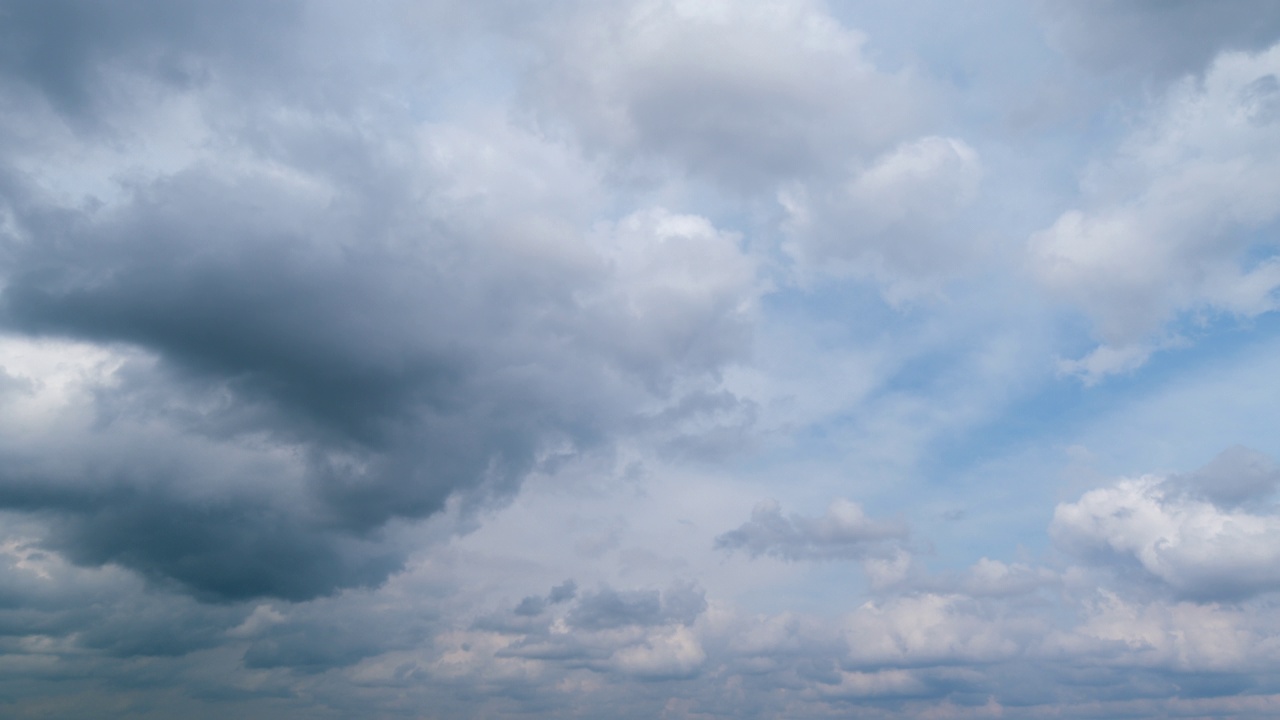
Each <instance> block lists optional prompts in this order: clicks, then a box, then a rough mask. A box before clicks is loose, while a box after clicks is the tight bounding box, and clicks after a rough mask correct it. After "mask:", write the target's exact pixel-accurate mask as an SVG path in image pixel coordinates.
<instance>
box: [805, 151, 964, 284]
mask: <svg viewBox="0 0 1280 720" xmlns="http://www.w3.org/2000/svg"><path fill="white" fill-rule="evenodd" d="M981 177H982V164H981V162H980V160H979V158H978V153H977V151H975V150H974V149H973V148H972V147H970V146H969V145H968V144H967V143H965V142H964V141H963V140H960V139H957V138H950V137H938V136H926V137H922V138H918V139H915V140H911V141H906V142H903V143H901V144H899V145H898V146H897V147H895V148H892V149H891V150H889V151H887V152H885V153H883V154H881V155H879V156H878V157H875V158H874V159H872V160H871V161H870V162H869V163H867V164H866V166H865V167H860V168H857V169H855V170H854V171H853V172H851V173H850V176H849V178H848V179H847V181H846V182H844V183H843V184H819V185H817V186H816V187H807V186H805V185H800V184H797V185H793V186H791V187H789V188H787V189H784V190H783V191H782V193H781V195H780V199H781V203H782V205H783V206H784V208H785V209H786V212H787V221H786V228H787V234H788V236H789V238H790V243H791V244H790V250H791V252H792V253H793V254H794V255H795V256H796V258H797V259H798V260H799V261H800V263H801V265H802V266H803V267H805V268H806V269H807V270H808V272H810V273H815V274H834V275H836V276H839V275H854V276H860V277H865V278H868V279H873V280H875V281H877V282H879V283H880V284H881V285H882V286H884V288H885V293H886V296H887V297H888V298H889V299H890V300H901V299H908V298H911V297H912V296H914V295H919V294H922V293H925V292H926V291H935V292H936V291H937V290H938V287H937V285H938V283H939V282H940V281H944V280H947V279H949V278H950V277H953V276H954V275H955V274H957V272H958V271H959V270H961V269H962V267H963V266H965V265H968V264H970V262H971V261H972V260H973V259H974V258H975V257H976V256H978V255H979V254H980V253H981V252H982V248H981V247H980V246H979V245H978V244H976V243H974V241H973V239H972V238H969V237H965V236H964V235H963V233H961V232H956V231H955V230H954V229H953V228H952V227H950V226H951V225H952V224H953V223H954V221H955V219H956V218H957V217H958V216H959V214H960V211H961V210H963V208H965V206H967V205H969V204H970V203H971V202H973V200H974V198H975V197H976V195H977V192H978V185H979V182H980V180H981Z"/></svg>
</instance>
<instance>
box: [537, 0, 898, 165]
mask: <svg viewBox="0 0 1280 720" xmlns="http://www.w3.org/2000/svg"><path fill="white" fill-rule="evenodd" d="M863 42H864V38H863V37H862V36H861V35H860V34H858V33H857V32H855V31H852V30H849V29H848V28H846V27H844V26H842V25H841V24H840V23H839V22H837V21H836V20H835V19H834V18H833V17H831V15H830V14H829V13H828V12H826V10H825V8H823V7H822V5H821V4H820V3H816V2H808V1H807V0H801V1H796V2H790V1H780V2H773V1H771V2H766V3H753V4H751V5H741V4H738V3H730V2H713V3H694V2H680V1H679V0H674V1H673V0H652V1H646V2H640V3H634V4H626V5H609V6H603V7H598V8H596V9H595V10H594V11H593V12H588V13H583V14H582V15H580V16H578V17H576V18H574V19H573V20H572V21H571V23H570V24H569V26H568V27H565V28H561V27H557V28H555V31H554V32H551V33H550V34H549V35H548V37H547V40H546V43H547V45H548V46H549V47H548V49H547V50H546V51H545V56H544V60H543V62H542V63H541V64H540V65H539V66H538V69H537V72H536V76H535V77H536V80H535V85H534V88H535V90H536V94H535V97H536V98H537V100H536V103H537V106H538V107H539V108H540V109H541V111H542V112H543V113H545V114H546V115H548V116H549V117H551V118H556V119H562V120H563V121H567V122H568V123H570V124H571V126H572V127H573V128H575V129H576V131H577V132H579V133H581V135H582V136H583V137H584V138H585V139H586V142H587V143H588V144H589V145H591V146H596V147H602V148H606V149H608V150H610V151H612V152H618V153H621V154H622V157H624V158H626V159H628V160H631V161H632V162H638V163H639V165H640V168H638V170H640V171H641V172H644V171H645V169H644V167H643V166H644V165H645V164H646V163H649V162H652V160H653V159H657V158H661V159H663V160H666V161H668V162H672V163H675V164H676V166H677V167H679V168H680V169H681V170H683V171H685V172H688V173H690V174H692V175H694V176H700V177H705V178H709V179H712V180H714V181H716V182H718V183H721V184H723V185H725V186H728V187H730V188H744V189H756V188H761V187H763V188H764V189H768V188H770V187H772V186H774V185H776V183H777V182H778V181H779V179H786V178H795V177H805V176H809V175H811V174H814V173H819V172H827V171H830V170H839V169H841V167H840V163H841V161H842V160H843V159H844V158H847V157H848V156H849V153H855V154H857V153H864V152H866V151H868V150H875V149H878V148H880V147H883V146H884V145H885V144H886V143H888V142H891V141H892V140H894V139H895V138H897V137H900V136H901V133H902V132H903V130H904V128H905V127H909V126H910V125H911V124H913V123H914V122H916V118H915V116H916V112H917V107H918V106H919V104H920V103H919V100H918V99H917V97H916V95H917V93H916V92H915V91H914V90H913V88H911V85H910V81H909V78H908V77H907V76H906V75H905V74H903V75H891V74H887V73H884V72H882V71H880V70H878V69H877V68H876V67H875V66H874V65H873V64H872V63H871V62H870V61H868V60H867V59H866V57H864V54H863V50H862V46H863ZM833 150H834V152H833Z"/></svg>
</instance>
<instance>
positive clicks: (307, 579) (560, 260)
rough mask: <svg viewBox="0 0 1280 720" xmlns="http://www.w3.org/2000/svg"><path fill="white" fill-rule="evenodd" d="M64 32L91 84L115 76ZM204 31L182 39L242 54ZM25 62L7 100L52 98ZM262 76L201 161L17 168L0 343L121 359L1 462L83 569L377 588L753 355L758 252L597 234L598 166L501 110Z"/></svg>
mask: <svg viewBox="0 0 1280 720" xmlns="http://www.w3.org/2000/svg"><path fill="white" fill-rule="evenodd" d="M230 14H234V13H230ZM253 37H257V35H253V34H252V33H251V37H250V38H249V39H246V38H244V37H241V36H234V37H232V38H231V40H225V39H222V40H221V41H222V42H233V41H234V42H241V43H250V44H252V43H253V42H255V41H254V40H253V39H252V38H253ZM48 41H49V42H51V43H53V42H54V40H52V39H50V40H48ZM61 42H63V43H66V44H68V46H69V47H66V48H62V47H61V46H59V51H60V52H66V53H68V60H67V61H68V62H72V61H73V60H74V61H75V62H79V63H81V65H82V68H81V69H82V71H83V72H86V73H87V72H91V71H95V70H96V69H97V68H98V66H99V64H102V63H106V62H107V60H106V59H99V58H98V53H99V51H98V50H94V51H93V52H90V51H89V50H88V49H82V50H77V49H76V47H75V43H77V42H87V40H85V39H84V38H79V36H76V35H71V36H68V37H66V38H63V39H62V40H61ZM154 42H156V43H163V40H162V39H160V38H157V39H155V40H154ZM210 42H213V43H214V44H215V45H216V47H217V51H216V52H215V51H214V50H207V49H205V48H203V46H201V45H199V44H197V43H192V44H188V45H184V46H183V51H184V52H187V53H191V55H192V57H193V58H195V60H199V61H200V62H208V63H214V62H215V61H217V60H218V58H219V57H220V56H219V55H218V54H217V53H219V52H227V51H229V50H230V48H229V47H228V46H227V45H222V44H218V41H216V40H211V41H210ZM277 50H278V51H280V52H284V53H285V54H286V55H287V54H288V53H287V51H288V50H289V45H288V44H287V43H285V44H283V47H282V48H277ZM50 52H52V50H50ZM101 52H106V50H103V51H101ZM195 60H193V62H194V61H195ZM281 63H283V64H284V65H285V66H287V65H288V63H287V62H285V61H283V60H282V61H281ZM23 67H25V66H22V65H21V64H18V65H17V66H12V67H9V72H10V75H9V77H10V80H11V81H12V82H28V84H31V85H32V86H33V87H36V88H39V89H41V90H42V91H43V92H45V93H46V94H50V93H53V92H54V89H50V88H49V87H46V85H47V84H48V83H47V82H46V81H45V80H47V79H41V78H40V77H36V76H34V75H30V73H27V74H23V73H24V72H25V71H24V70H23ZM281 68H282V66H281V65H280V64H277V65H271V64H266V65H264V67H263V70H264V72H265V73H267V74H269V73H270V71H271V70H280V69H281ZM68 72H70V71H68ZM113 72H121V73H124V77H125V79H126V80H128V79H130V78H132V79H133V80H136V82H139V83H145V82H153V81H155V75H156V73H157V72H159V71H158V70H156V69H155V68H154V67H153V66H152V65H150V64H146V63H143V64H141V65H135V64H129V63H125V64H123V65H121V66H119V67H113ZM50 82H51V81H50ZM68 82H69V81H68ZM119 82H125V80H119ZM249 82H250V80H248V79H244V78H240V77H237V76H235V75H233V74H227V75H222V74H219V75H215V76H211V77H210V78H208V79H206V81H203V82H201V83H196V84H193V85H190V86H184V87H183V88H182V90H181V93H182V97H183V98H184V101H185V103H186V107H187V110H186V111H185V112H186V113H187V115H188V116H189V119H190V121H191V128H192V130H193V133H194V134H193V136H192V137H190V138H189V139H188V144H187V145H186V146H184V148H183V152H182V153H179V154H177V155H166V158H167V160H166V161H165V162H161V163H156V164H153V165H149V164H147V163H142V164H141V165H139V164H137V163H134V162H132V161H131V160H130V159H129V156H128V155H120V156H114V155H111V154H110V153H108V154H106V155H105V156H103V157H101V158H99V161H100V162H103V163H106V164H107V168H108V169H109V171H110V172H113V173H116V176H115V179H114V180H113V179H111V176H110V175H108V179H107V180H106V181H105V182H106V185H107V186H109V187H110V188H111V192H110V193H107V194H104V195H102V196H101V197H99V196H98V195H96V194H89V195H87V196H86V195H81V196H79V197H75V196H73V197H71V198H68V197H67V196H66V194H65V192H55V191H54V190H53V188H54V186H57V185H58V184H59V183H60V182H61V181H62V179H63V178H62V176H60V175H58V174H57V172H55V170H47V169H46V170H41V171H39V172H35V174H33V175H28V176H25V177H27V178H28V179H27V180H23V179H20V178H22V177H24V176H23V174H22V173H18V172H16V171H15V169H14V168H13V167H10V168H9V175H8V176H7V177H9V178H11V180H12V188H13V192H11V193H8V194H7V195H6V204H5V205H6V213H7V214H6V218H7V222H6V224H5V226H4V237H3V247H2V248H0V252H3V255H4V258H5V270H4V278H3V291H2V296H0V315H2V316H3V324H4V327H5V328H6V330H7V331H8V332H9V333H10V336H11V337H12V338H15V339H14V340H13V341H14V342H28V343H31V342H46V341H45V340H41V338H60V339H63V340H65V341H68V342H72V343H79V345H74V346H72V345H68V346H67V347H76V348H79V347H86V346H87V347H93V348H98V349H100V350H101V351H102V352H107V353H108V354H110V355H111V357H113V358H115V360H114V361H113V362H114V364H113V366H112V367H111V368H109V369H108V370H107V371H104V372H102V373H99V374H98V375H97V376H95V377H93V378H90V379H89V380H88V381H86V382H85V383H83V384H82V389H81V390H80V391H79V392H78V393H76V394H74V396H73V397H70V398H67V399H66V402H64V403H62V405H61V406H58V405H57V403H53V402H52V400H50V397H51V396H50V395H49V393H48V392H45V393H44V395H43V396H42V397H44V398H45V399H46V400H49V402H46V403H45V404H46V405H48V404H51V403H52V404H53V405H54V406H55V407H56V410H54V412H56V413H58V414H60V419H59V420H58V421H56V422H53V423H51V424H46V425H45V426H44V427H45V429H46V434H43V435H36V436H35V437H28V438H27V441H26V442H25V443H23V444H21V445H19V444H13V445H10V446H9V447H8V449H7V453H8V456H7V457H8V459H7V461H6V469H5V471H4V473H3V480H2V481H0V503H2V504H3V505H4V506H5V507H10V508H22V509H24V510H27V511H38V512H43V513H48V516H49V517H50V518H51V522H50V525H49V536H48V538H47V542H48V543H49V544H50V547H56V548H58V549H59V550H61V551H62V552H64V553H65V554H66V556H67V557H69V558H71V559H72V560H74V561H76V562H81V563H87V564H101V563H119V564H122V565H124V566H126V567H130V568H133V569H135V570H138V571H140V572H142V573H143V574H145V575H147V576H148V577H150V578H153V579H155V580H158V581H164V582H168V581H174V582H176V583H178V584H179V585H180V586H183V587H185V588H187V589H189V590H190V591H192V592H195V593H197V594H199V595H200V596H201V597H205V598H225V599H239V598H247V597H254V596H261V595H274V596H278V597H283V598H288V599H294V600H297V599H305V598H309V597H314V596H316V595H321V594H325V593H328V592H331V591H333V590H334V589H337V588H341V587H348V586H360V585H375V584H377V583H379V582H381V581H382V580H383V579H384V578H386V577H387V575H388V573H390V572H392V571H394V570H395V569H397V568H398V567H400V565H401V562H402V561H403V558H404V550H403V549H400V548H397V547H395V546H394V543H391V542H389V541H388V540H387V538H386V537H385V536H384V535H383V533H382V529H383V528H384V527H385V526H386V525H387V523H388V522H390V521H392V520H394V519H397V518H405V519H415V518H422V517H426V516H430V515H433V514H437V513H439V512H441V511H442V510H443V509H444V508H445V506H446V503H447V502H450V501H456V502H458V503H459V506H460V507H462V508H463V509H464V510H465V509H466V508H468V507H472V508H474V507H479V506H482V505H484V504H485V503H486V502H488V501H489V500H490V499H492V498H500V497H509V496H510V494H511V493H512V492H513V491H514V489H515V488H516V487H517V486H518V484H519V481H520V479H521V477H522V476H523V475H524V474H525V473H527V472H528V471H529V470H530V469H531V468H532V467H533V466H534V465H535V463H536V462H537V461H538V458H539V457H541V456H542V455H543V453H544V451H546V450H547V448H549V447H556V448H565V447H567V448H570V451H585V450H589V449H590V448H591V447H594V446H599V445H600V444H602V443H606V444H607V443H608V442H609V441H610V439H611V438H616V437H617V435H618V433H621V432H623V431H626V430H628V429H632V430H634V429H636V428H639V427H641V426H643V424H644V421H643V419H644V418H645V417H646V416H652V415H655V414H660V413H661V412H662V411H663V410H665V409H666V408H667V407H668V405H671V404H675V405H677V406H678V405H679V401H680V400H681V398H682V397H683V396H685V395H686V394H688V393H706V392H708V391H709V390H714V389H715V387H716V382H717V381H716V377H717V375H716V374H717V372H718V371H719V369H720V368H722V367H723V366H724V365H725V363H727V362H730V361H732V359H733V358H735V357H740V356H741V355H742V353H744V352H745V350H746V348H747V347H748V344H749V340H750V327H751V322H752V315H753V308H754V299H755V298H756V297H757V296H758V294H759V292H760V290H761V286H760V285H759V283H758V282H757V280H756V273H755V266H754V263H753V262H752V261H751V260H750V259H749V257H748V256H747V255H746V254H745V252H744V250H743V249H742V247H741V238H740V237H739V236H737V235H734V234H732V233H726V232H723V231H720V230H718V229H717V228H715V227H714V226H713V225H712V224H711V223H710V222H709V221H708V220H706V219H705V218H702V217H699V216H695V215H687V214H686V215H681V214H675V213H670V212H667V211H665V210H663V209H661V208H652V209H647V210H645V209H642V210H639V211H636V212H634V213H631V214H625V215H623V216H622V217H621V218H620V219H618V220H616V221H615V220H612V219H610V218H608V217H607V216H604V217H601V216H600V215H597V214H595V213H593V212H591V210H590V204H589V202H588V203H587V204H586V205H584V203H583V200H584V198H587V197H589V195H590V192H591V191H590V190H589V189H588V190H584V188H590V187H591V186H592V178H593V177H594V171H593V169H592V166H591V164H590V163H589V162H588V161H586V160H584V159H582V158H581V157H580V156H579V155H578V154H576V153H575V152H573V151H572V150H571V149H568V148H565V147H564V146H562V145H560V144H558V143H556V142H553V141H549V140H546V139H544V138H542V137H540V136H537V135H535V134H531V133H528V132H526V131H522V130H519V129H516V128H514V127H511V126H509V125H505V124H503V123H502V122H500V121H494V123H492V124H490V125H489V126H488V127H486V128H485V130H484V131H483V132H480V131H476V130H474V129H467V128H464V127H463V126H461V125H448V124H434V125H430V124H424V123H420V122H415V121H414V120H413V119H412V118H410V117H408V116H406V115H404V114H403V113H399V114H397V113H396V112H394V111H393V110H389V109H388V108H387V107H386V106H384V105H382V104H381V103H380V102H377V101H374V100H368V101H367V103H366V100H367V98H365V97H364V96H362V95H361V94H360V93H358V92H355V91H353V94H352V95H349V96H345V97H344V98H342V100H340V101H339V102H344V101H351V102H354V103H355V104H356V106H357V107H360V108H363V110H362V112H367V113H370V114H372V115H373V116H375V117H378V118H379V122H378V124H377V129H376V130H366V129H365V128H362V127H359V126H358V123H356V122H354V121H353V120H352V119H351V118H352V116H351V115H346V116H344V118H345V119H335V118H334V117H333V116H332V115H329V114H326V113H329V109H328V108H326V107H316V106H315V103H317V102H319V101H318V100H317V99H316V98H313V97H307V98H304V99H297V98H294V97H292V96H290V95H288V94H283V95H273V96H272V97H270V98H267V97H262V98H260V100H254V99H253V98H254V97H256V96H255V95H254V93H253V92H252V90H253V89H252V88H246V87H245V85H244V83H249ZM253 82H263V81H260V80H254V81H253ZM225 93H233V94H234V93H242V95H241V99H240V100H239V101H237V102H235V103H232V104H227V103H225V102H223V99H222V98H223V97H224V94H225ZM49 97H54V96H53V95H49ZM126 100H127V102H123V101H122V102H123V104H122V105H121V107H120V108H119V109H115V110H102V111H99V112H98V113H97V116H99V117H103V118H106V119H108V120H118V121H119V125H120V126H119V127H117V128H115V129H114V130H113V131H114V132H117V133H120V135H121V137H122V138H123V140H122V142H124V143H125V144H127V145H134V146H139V147H143V148H146V147H147V146H148V142H149V140H148V138H147V137H146V136H144V135H135V134H133V133H130V132H129V130H128V127H127V126H128V121H129V119H130V118H134V117H148V116H151V115H157V114H160V115H162V114H163V113H165V112H168V109H167V108H168V105H167V104H166V103H165V102H160V101H156V100H154V99H153V98H151V97H150V96H147V95H145V94H143V95H141V96H127V97H126ZM51 103H52V104H53V107H54V108H55V110H56V111H57V112H59V113H62V115H66V114H67V113H70V112H71V110H69V109H66V108H64V107H63V105H65V103H61V101H59V102H53V101H52V100H51ZM63 132H70V136H71V137H72V138H73V139H72V140H70V141H69V142H73V143H74V142H80V140H77V139H76V138H85V137H87V136H85V135H84V134H83V133H82V132H81V131H77V130H74V129H72V130H70V131H64V130H60V129H58V128H57V127H56V126H54V128H53V129H52V130H51V131H50V137H49V140H50V142H52V141H53V140H57V139H60V138H62V137H63V136H62V135H59V134H58V133H63ZM85 132H87V131H85ZM215 148H217V149H216V150H215ZM152 150H153V151H154V152H158V153H162V154H163V153H166V152H168V150H167V149H166V148H165V147H156V148H152ZM142 156H143V157H146V156H147V153H146V152H144V153H142ZM33 157H34V158H36V159H38V158H39V157H40V154H39V150H38V149H37V150H35V151H30V150H28V151H27V152H25V153H20V154H19V161H20V162H28V161H29V160H30V159H31V158H33ZM55 165H56V163H55ZM42 173H43V174H42ZM50 173H52V174H50ZM122 173H123V174H127V180H126V179H125V177H124V175H121V174H122ZM58 189H59V190H65V188H61V187H59V188H58ZM91 190H93V188H88V189H86V190H84V192H86V193H89V192H90V191H91ZM94 192H96V191H94ZM584 208H585V209H586V212H583V210H584ZM76 352H79V351H78V350H77V351H76ZM7 375H13V372H12V371H10V372H7ZM23 377H25V378H26V380H24V381H27V382H31V383H35V384H36V385H38V386H40V387H46V386H49V387H52V385H50V384H49V382H50V381H49V378H48V377H46V376H45V373H44V371H42V370H41V371H35V374H33V375H30V376H23ZM20 379H21V378H20ZM15 397H16V396H15ZM26 404H27V405H29V404H30V403H26ZM24 407H25V406H24V401H17V403H16V404H14V405H11V406H9V412H10V413H12V414H11V418H12V420H11V421H12V422H14V423H15V424H22V422H23V421H22V419H21V418H22V416H21V413H22V412H24ZM53 447H59V448H61V451H60V452H56V453H54V452H44V453H41V452H39V451H37V450H36V448H45V449H46V450H49V449H51V448H53ZM157 447H161V448H163V450H161V451H159V452H157V450H156V448H157ZM212 457H218V458H220V460H219V461H217V462H211V461H210V458H212Z"/></svg>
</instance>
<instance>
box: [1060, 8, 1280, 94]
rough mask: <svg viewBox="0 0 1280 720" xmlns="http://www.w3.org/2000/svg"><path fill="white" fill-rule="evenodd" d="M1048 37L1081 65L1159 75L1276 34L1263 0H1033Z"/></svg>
mask: <svg viewBox="0 0 1280 720" xmlns="http://www.w3.org/2000/svg"><path fill="white" fill-rule="evenodd" d="M1041 6H1042V8H1043V10H1044V11H1045V14H1046V17H1047V18H1049V21H1050V24H1049V37H1050V39H1051V41H1053V42H1056V44H1058V45H1059V46H1061V47H1062V48H1063V49H1064V50H1066V51H1067V52H1068V53H1069V54H1071V55H1072V56H1073V57H1074V58H1075V59H1076V60H1077V61H1079V62H1081V63H1082V64H1084V65H1086V66H1089V67H1093V68H1097V69H1101V70H1105V71H1120V72H1125V73H1132V74H1135V75H1138V76H1144V77H1155V78H1158V79H1161V80H1164V79H1167V78H1169V77H1176V76H1178V75H1183V74H1186V73H1194V72H1197V71H1199V70H1200V69H1201V68H1203V67H1204V66H1205V65H1206V64H1207V63H1208V62H1209V61H1210V60H1212V59H1213V57H1214V55H1216V54H1218V53H1220V52H1223V51H1224V50H1247V51H1256V50H1260V49H1262V48H1264V47H1266V46H1267V45H1269V44H1271V43H1272V42H1274V41H1275V38H1276V36H1277V35H1280V11H1278V10H1277V8H1276V6H1275V3H1271V2H1267V1H1266V0H1242V1H1240V2H1230V3H1201V2H1195V1H1194V0H1174V1H1173V2H1161V0H1102V1H1100V2H1084V3H1081V2H1071V1H1070V0H1049V1H1045V2H1042V3H1041Z"/></svg>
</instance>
